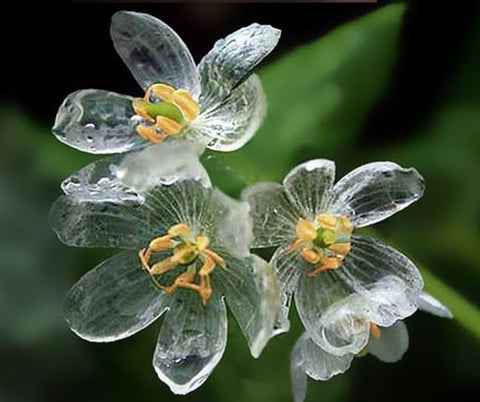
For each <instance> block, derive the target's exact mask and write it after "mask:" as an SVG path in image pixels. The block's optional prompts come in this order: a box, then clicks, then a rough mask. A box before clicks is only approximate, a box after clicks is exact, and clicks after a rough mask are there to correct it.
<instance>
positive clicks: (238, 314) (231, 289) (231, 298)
mask: <svg viewBox="0 0 480 402" xmlns="http://www.w3.org/2000/svg"><path fill="white" fill-rule="evenodd" d="M222 257H223V258H225V261H226V263H227V266H226V268H225V269H222V268H220V267H217V268H216V270H215V272H214V273H213V274H212V281H213V285H212V286H213V289H214V292H216V291H218V292H220V293H221V294H223V295H225V297H226V301H227V304H228V307H229V308H230V310H231V311H232V313H233V315H234V316H235V319H236V320H237V322H238V324H239V325H240V328H241V330H242V332H243V334H244V335H245V337H246V338H247V341H248V346H249V347H250V351H251V353H252V356H253V357H255V358H256V357H258V356H259V355H260V353H261V352H262V350H263V348H264V347H265V345H266V344H267V342H268V340H269V339H270V338H271V337H272V335H273V326H274V323H275V319H276V317H277V314H278V309H279V302H280V300H279V293H278V283H277V279H276V277H275V273H274V271H273V269H272V267H271V266H270V265H269V264H268V263H267V262H266V261H264V260H262V259H261V258H260V257H257V256H256V255H250V256H249V257H245V258H241V259H239V258H235V257H233V256H230V255H226V254H223V253H222Z"/></svg>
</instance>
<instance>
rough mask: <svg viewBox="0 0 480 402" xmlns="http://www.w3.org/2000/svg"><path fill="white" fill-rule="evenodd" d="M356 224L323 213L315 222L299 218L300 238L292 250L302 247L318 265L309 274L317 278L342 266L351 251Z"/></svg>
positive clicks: (308, 259) (298, 234)
mask: <svg viewBox="0 0 480 402" xmlns="http://www.w3.org/2000/svg"><path fill="white" fill-rule="evenodd" d="M352 231H353V225H352V223H351V222H350V219H348V218H347V217H346V216H343V215H342V216H333V215H328V214H320V215H318V216H317V218H316V219H315V222H313V223H312V222H310V221H308V220H306V219H303V218H299V219H298V222H297V226H296V232H297V237H298V239H297V240H295V242H293V243H292V245H291V246H290V249H289V252H293V251H295V250H297V249H299V248H302V250H301V252H300V255H301V256H302V258H303V259H304V260H305V261H307V262H308V263H310V264H317V267H316V268H314V269H313V270H312V271H310V272H309V273H308V276H311V277H314V276H317V275H319V274H322V273H323V272H325V271H328V270H330V269H337V268H338V267H340V265H342V262H343V260H344V259H345V257H346V255H347V254H348V253H349V252H350V248H351V246H350V236H351V234H352Z"/></svg>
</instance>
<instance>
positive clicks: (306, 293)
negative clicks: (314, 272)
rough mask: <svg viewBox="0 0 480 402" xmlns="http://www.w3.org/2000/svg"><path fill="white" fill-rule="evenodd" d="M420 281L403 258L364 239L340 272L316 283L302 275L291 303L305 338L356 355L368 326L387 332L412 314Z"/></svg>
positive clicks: (356, 240)
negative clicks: (297, 313) (293, 303)
mask: <svg viewBox="0 0 480 402" xmlns="http://www.w3.org/2000/svg"><path fill="white" fill-rule="evenodd" d="M422 288H423V281H422V278H421V275H420V273H419V272H418V270H417V269H416V267H415V265H414V264H413V263H412V262H411V261H410V260H408V258H407V257H405V256H404V255H403V254H401V253H399V252H398V251H396V250H394V249H392V248H390V247H388V246H385V245H383V244H381V243H378V242H376V241H375V240H373V239H371V238H369V237H364V236H353V237H352V249H351V251H350V253H349V254H348V255H347V257H346V258H345V260H344V261H343V264H342V265H341V266H340V268H338V269H335V270H330V271H327V272H325V273H323V274H321V275H318V276H316V277H314V278H310V277H308V276H307V275H304V274H302V275H300V280H299V285H298V289H297V291H296V293H295V300H296V303H297V309H298V312H299V315H300V318H301V320H302V322H303V324H304V326H305V329H306V330H307V332H308V334H309V336H310V337H311V338H312V339H313V341H314V342H315V343H317V344H318V345H320V346H321V347H322V348H323V349H325V350H326V351H327V352H329V353H332V354H335V355H342V354H345V353H354V354H355V353H358V352H360V351H361V350H362V349H363V347H365V346H366V344H367V342H368V337H369V325H370V322H373V323H375V324H377V325H380V326H384V327H389V326H391V325H393V324H394V323H395V322H396V321H398V320H401V319H404V318H405V317H408V316H409V315H411V314H413V313H414V312H415V310H416V308H417V298H418V295H419V294H420V292H421V290H422Z"/></svg>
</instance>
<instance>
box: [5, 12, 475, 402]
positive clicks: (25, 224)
mask: <svg viewBox="0 0 480 402" xmlns="http://www.w3.org/2000/svg"><path fill="white" fill-rule="evenodd" d="M403 13H404V6H402V5H398V4H394V5H391V6H388V7H384V8H382V9H380V10H378V11H376V12H374V13H372V14H370V15H368V16H366V17H364V18H362V19H359V20H357V21H354V22H352V23H350V24H347V25H345V26H343V27H340V28H338V29H336V30H334V31H333V32H331V33H330V34H328V35H326V36H325V37H323V38H321V39H319V40H318V41H315V42H313V43H311V44H307V45H305V46H302V47H300V48H298V49H295V50H294V51H292V52H291V53H290V54H287V55H285V56H284V57H282V58H281V59H279V60H278V61H276V62H275V63H273V64H271V65H269V66H267V67H265V68H264V69H262V70H261V71H260V75H261V78H262V80H263V83H264V86H265V91H266V94H267V97H268V101H269V113H268V116H267V119H266V122H265V124H264V126H263V127H262V129H261V130H260V132H259V133H258V134H257V135H256V136H255V137H254V139H253V140H252V141H251V142H250V143H249V144H247V146H245V147H244V148H243V149H242V150H240V151H238V152H235V153H229V154H219V153H212V152H207V153H206V154H205V155H204V157H203V162H204V163H205V165H206V167H207V169H208V170H209V172H210V174H211V176H212V180H213V181H214V183H216V185H217V186H219V187H220V188H222V189H223V190H224V191H226V192H228V193H229V194H231V195H234V196H235V195H238V194H239V192H240V191H241V189H242V188H243V187H244V186H245V185H247V184H250V183H253V182H256V181H260V180H281V179H282V177H283V176H284V174H285V173H286V172H288V170H290V169H291V168H292V167H293V166H295V165H296V164H298V163H300V162H303V161H305V160H308V159H310V158H317V157H323V158H329V159H333V160H335V161H336V163H337V170H338V176H339V177H340V176H342V175H343V174H345V173H346V172H348V171H349V170H350V169H352V168H354V167H356V166H358V165H360V164H363V163H367V162H370V161H373V160H393V161H396V162H397V163H399V164H401V165H404V166H410V165H411V166H415V167H416V168H417V169H418V170H419V171H420V172H421V173H422V175H424V177H425V178H426V182H427V191H426V194H425V196H424V198H423V199H422V200H421V201H419V202H418V203H416V204H415V205H413V206H412V207H410V208H408V209H407V210H405V211H402V212H401V213H399V214H397V215H396V216H394V217H392V218H391V219H389V220H387V221H385V222H382V223H381V224H379V225H378V226H376V228H377V229H376V230H377V234H378V236H381V237H382V238H384V239H385V241H387V242H389V243H391V244H395V245H396V246H397V247H398V248H399V249H400V250H408V252H409V254H410V257H412V258H413V259H415V260H417V261H418V262H420V263H421V264H422V265H424V266H426V267H429V271H425V272H426V286H427V290H428V291H430V292H432V293H433V294H434V295H435V296H436V297H438V298H439V299H440V300H443V301H444V302H445V303H447V304H448V305H449V306H450V307H451V308H452V310H453V312H454V314H455V315H456V316H457V319H458V321H457V323H460V324H461V326H460V325H457V323H454V322H450V321H447V320H439V319H436V318H433V317H427V316H426V315H422V314H420V313H419V314H417V315H415V317H413V318H412V319H410V320H408V321H409V328H410V334H411V347H410V351H409V352H408V353H407V355H406V356H405V358H404V360H403V361H402V362H400V363H398V364H396V365H385V364H382V363H379V362H377V361H375V360H374V359H373V358H371V357H366V358H363V359H358V361H356V362H355V363H354V365H353V367H352V369H351V370H350V371H349V373H348V374H346V375H342V376H338V377H336V378H334V379H333V380H331V381H329V382H327V383H313V382H312V383H311V384H310V389H309V394H308V397H307V400H311V401H313V400H320V399H322V400H328V401H360V400H364V398H365V397H368V399H369V400H370V401H372V402H373V401H377V400H378V401H383V400H384V399H385V395H389V399H390V400H392V401H393V400H395V401H396V400H398V401H400V400H404V399H406V398H410V396H411V395H410V392H411V389H415V390H416V395H417V397H418V398H419V399H428V398H429V397H430V396H431V395H432V393H433V392H434V389H435V388H437V387H438V384H441V383H442V382H443V383H444V384H450V385H451V386H452V387H455V388H458V389H459V390H462V392H464V391H465V390H467V391H468V388H469V387H472V386H473V384H476V383H477V381H478V374H477V372H478V366H477V363H476V361H477V360H478V357H479V353H478V352H479V351H480V350H479V343H478V339H476V338H480V330H479V325H480V319H479V313H478V310H477V309H476V307H475V306H474V305H473V304H471V303H469V302H468V301H467V299H471V300H472V301H473V302H474V303H475V304H477V305H478V304H480V299H479V296H478V293H477V289H478V284H479V278H480V274H479V273H480V248H479V247H478V245H479V241H480V233H479V230H478V228H479V218H480V183H479V179H478V177H479V176H480V135H479V134H480V132H479V131H480V113H479V110H480V86H479V85H478V79H477V76H478V71H479V70H480V54H479V53H478V49H479V48H480V24H477V26H476V32H472V33H471V35H470V37H471V38H472V41H471V42H470V43H465V48H464V49H463V57H462V59H461V60H460V61H459V64H458V66H457V73H456V74H455V76H454V78H453V79H452V82H451V84H450V86H449V90H448V91H447V93H446V94H445V97H444V99H443V102H442V104H441V107H439V109H438V110H437V111H436V112H435V113H434V115H433V116H432V118H431V120H430V121H428V122H427V123H425V124H424V125H423V126H421V127H417V128H415V130H414V132H413V133H405V134H406V136H405V138H406V139H405V140H404V141H402V140H400V141H398V140H397V141H396V142H395V143H389V144H387V145H382V146H376V145H374V144H367V143H364V142H362V141H361V139H360V138H359V137H358V136H359V134H360V133H361V132H362V127H363V124H364V122H365V120H366V119H367V116H368V115H369V113H371V111H372V108H373V107H374V106H375V104H377V103H378V102H379V101H381V99H382V96H383V95H384V93H385V92H386V91H387V90H388V85H389V82H390V77H391V72H392V68H393V66H394V65H395V63H396V55H397V45H398V38H399V34H400V30H401V26H402V25H401V22H402V15H403ZM479 22H480V20H479ZM52 117H53V116H52ZM0 133H2V136H3V138H2V147H0V167H1V170H0V186H1V189H2V197H1V198H0V206H1V208H0V239H1V242H0V245H1V249H0V252H1V255H2V257H1V265H0V326H1V333H2V335H1V338H0V358H1V359H2V366H3V367H8V369H7V370H4V369H3V368H2V376H1V377H0V400H2V401H55V400H63V399H65V398H68V400H69V401H87V400H88V401H97V400H98V401H131V400H135V401H136V400H142V401H155V402H159V401H172V400H183V401H203V400H205V401H207V400H208V401H216V400H218V401H220V400H228V401H232V402H241V401H242V402H243V401H278V402H280V401H289V400H291V393H290V384H289V367H288V365H289V353H290V350H291V348H292V346H293V344H294V342H295V340H296V339H297V337H298V336H299V335H300V333H301V324H300V323H299V321H298V318H297V317H296V314H295V312H294V311H292V314H291V318H292V329H291V331H290V332H289V333H288V334H285V335H282V336H280V337H278V338H276V339H274V340H272V342H271V343H270V344H269V345H268V346H267V348H266V350H265V351H264V353H263V354H262V356H261V357H260V358H259V359H258V360H257V361H255V360H254V359H253V358H251V357H250V355H249V353H248V349H247V346H246V342H245V341H244V339H243V338H242V335H241V334H240V331H239V330H238V328H237V326H236V324H235V322H234V320H233V318H232V319H231V320H230V328H229V339H228V346H227V350H226V352H225V356H224V358H223V359H222V361H221V362H220V364H219V365H218V367H217V368H216V370H215V371H214V372H213V374H212V376H211V377H210V378H209V380H208V381H207V383H206V384H205V385H204V386H203V387H202V388H201V389H200V390H198V391H196V392H194V393H193V394H191V395H188V396H186V397H177V396H174V395H172V394H171V393H170V392H169V390H168V388H167V387H166V386H165V385H163V384H162V383H161V382H159V381H158V379H157V377H156V374H155V373H154V370H153V368H152V366H151V358H152V354H153V350H154V345H155V340H156V336H157V331H158V326H159V324H155V325H152V326H151V327H150V328H148V329H146V330H144V331H142V332H141V333H139V334H137V335H135V336H134V337H133V338H130V339H127V340H124V341H121V342H117V343H114V344H108V345H107V344H101V345H96V344H89V343H87V342H84V341H82V340H80V339H78V338H76V337H75V336H74V335H73V334H71V333H69V332H68V331H67V330H66V328H65V325H64V324H63V323H62V320H61V317H60V315H59V312H58V306H59V304H60V300H61V297H62V294H64V293H65V291H66V289H67V288H68V286H69V285H71V284H73V283H74V282H75V281H76V280H77V279H78V278H79V277H80V276H81V275H83V274H84V273H85V272H86V271H87V270H89V269H91V268H92V267H94V266H95V265H96V264H98V263H99V262H100V261H101V260H102V259H104V258H105V256H106V255H107V254H108V255H110V254H113V252H112V251H104V250H78V249H77V250H76V249H69V248H67V247H65V246H63V245H62V244H60V243H59V241H58V240H56V239H55V237H54V235H53V234H52V233H51V231H50V230H49V228H48V223H47V218H46V216H47V212H48V208H49V205H50V204H51V202H53V200H54V199H55V197H56V196H57V195H58V194H59V188H58V185H59V181H60V180H61V179H62V178H64V177H66V176H67V175H69V174H71V173H72V172H74V171H76V170H78V169H79V168H81V167H82V166H84V165H86V164H87V163H89V162H91V161H93V160H95V159H96V157H94V156H92V155H86V154H82V153H80V152H77V151H75V150H73V149H70V148H68V147H66V146H64V145H63V144H60V143H59V142H57V141H56V140H55V139H54V137H53V136H52V135H50V134H49V133H48V128H43V127H42V128H38V127H36V125H35V123H34V122H30V121H29V120H28V117H27V116H24V115H23V114H22V113H21V111H15V110H12V109H4V110H3V111H2V112H1V114H0ZM432 273H435V274H434V275H435V276H433V274H432ZM438 278H441V280H440V279H438ZM443 282H445V283H448V286H447V285H445V284H444V283H443ZM453 289H455V291H454V290H453ZM464 296H466V298H465V297H464ZM410 324H412V325H410ZM465 328H466V329H469V330H470V332H471V333H474V334H476V338H474V337H471V336H470V334H469V333H468V332H466V331H464V329H465ZM472 353H473V355H472ZM475 353H476V355H475ZM412 373H415V374H414V375H412ZM425 373H429V374H430V375H431V377H432V379H430V380H429V378H428V376H425V375H424V374H425ZM407 381H408V384H409V386H408V387H399V386H398V384H399V383H402V382H403V383H404V384H406V383H407ZM450 385H444V387H448V386H450ZM372 390H375V392H372ZM392 390H395V391H392ZM410 399H411V398H410Z"/></svg>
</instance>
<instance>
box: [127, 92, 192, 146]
mask: <svg viewBox="0 0 480 402" xmlns="http://www.w3.org/2000/svg"><path fill="white" fill-rule="evenodd" d="M152 94H153V95H154V98H155V100H154V101H153V102H152V100H151V99H152ZM132 106H133V110H134V111H135V113H136V114H137V115H138V116H140V117H142V118H143V119H144V120H146V121H147V122H149V123H151V124H150V125H145V124H139V125H138V126H137V127H136V131H137V133H138V135H140V136H141V137H142V138H144V139H146V140H147V141H150V142H153V143H154V144H158V143H160V142H162V141H163V140H164V139H165V138H167V137H168V136H171V135H176V134H178V133H180V131H181V129H182V126H183V124H184V122H185V121H192V120H194V119H195V118H196V117H197V116H198V114H199V113H200V106H199V105H198V102H197V101H196V100H195V99H193V96H192V94H191V93H190V92H188V91H187V90H186V89H175V88H174V87H172V86H170V85H166V84H153V85H151V86H150V87H149V88H148V89H147V91H146V92H145V96H144V97H143V98H135V99H134V100H133V102H132Z"/></svg>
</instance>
